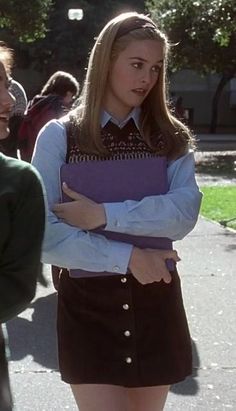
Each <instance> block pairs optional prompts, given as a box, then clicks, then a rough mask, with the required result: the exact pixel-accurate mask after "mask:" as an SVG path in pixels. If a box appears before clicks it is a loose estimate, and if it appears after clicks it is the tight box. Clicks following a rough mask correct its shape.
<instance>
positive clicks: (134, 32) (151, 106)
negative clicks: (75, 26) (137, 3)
mask: <svg viewBox="0 0 236 411" xmlns="http://www.w3.org/2000/svg"><path fill="white" fill-rule="evenodd" d="M147 39H148V40H150V39H151V40H155V41H159V42H161V43H162V45H163V51H164V61H163V65H162V67H161V70H160V72H159V77H158V81H157V83H156V84H155V86H154V87H153V89H152V90H151V91H150V93H149V95H148V96H147V98H146V99H145V100H144V102H143V103H142V114H141V119H140V120H141V122H140V127H141V133H142V135H143V138H144V140H145V141H146V143H147V144H148V145H149V147H151V148H152V149H153V151H154V152H159V153H160V154H163V155H167V156H168V157H170V158H171V157H173V158H174V157H177V156H179V155H181V154H182V153H184V152H185V151H186V150H187V148H188V146H189V145H190V144H191V143H192V141H193V138H192V135H191V133H190V131H189V130H188V128H187V127H186V126H185V125H184V124H182V123H181V122H180V121H179V120H178V119H176V118H175V117H174V116H173V115H172V114H171V111H170V110H169V108H168V104H167V99H166V64H167V57H168V50H169V44H168V40H167V37H166V36H165V34H164V33H162V32H161V31H160V30H158V28H157V27H156V25H155V24H154V22H153V21H152V20H151V19H150V18H149V17H147V16H145V15H142V14H138V13H136V12H129V13H123V14H121V15H119V16H117V17H116V18H114V19H113V20H111V21H109V23H108V24H107V25H106V26H105V27H104V28H103V30H102V31H101V32H100V34H99V36H98V37H97V40H96V42H95V44H94V47H93V49H92V51H91V54H90V58H89V64H88V69H87V75H86V79H85V82H84V87H83V90H82V93H81V96H80V105H79V106H78V107H77V108H76V109H75V110H74V112H73V113H72V118H73V119H74V121H75V123H76V125H77V127H78V145H79V147H80V150H81V151H83V152H86V153H91V154H92V153H93V154H105V153H106V149H105V147H104V146H103V143H102V138H101V125H100V117H101V111H102V109H103V98H104V95H105V91H106V87H107V84H108V75H109V69H110V67H111V64H112V63H113V62H114V61H115V59H116V58H117V56H118V55H119V53H120V52H121V51H123V50H124V49H125V48H126V47H127V45H128V44H129V43H130V42H131V41H134V40H139V41H142V40H147ZM155 136H156V138H155ZM160 136H161V140H162V145H161V146H160ZM157 137H158V138H157Z"/></svg>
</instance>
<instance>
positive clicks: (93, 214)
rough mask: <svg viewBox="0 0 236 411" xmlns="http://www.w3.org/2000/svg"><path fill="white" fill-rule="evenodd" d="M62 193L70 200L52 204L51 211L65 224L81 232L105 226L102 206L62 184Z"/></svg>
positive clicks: (104, 214)
mask: <svg viewBox="0 0 236 411" xmlns="http://www.w3.org/2000/svg"><path fill="white" fill-rule="evenodd" d="M62 190H63V192H64V193H65V194H66V195H67V196H68V197H70V198H71V199H72V200H74V201H71V202H68V203H60V204H54V206H53V207H52V211H53V212H54V213H55V214H56V216H57V217H58V218H60V219H62V220H64V221H65V222H66V223H67V224H70V225H72V226H75V227H79V228H81V229H82V230H93V229H95V228H98V227H101V226H104V225H106V213H105V209H104V207H103V204H98V203H96V202H95V201H93V200H90V199H89V198H88V197H85V196H83V195H82V194H79V193H76V192H75V191H73V190H71V189H70V188H69V187H68V186H67V184H66V183H63V184H62Z"/></svg>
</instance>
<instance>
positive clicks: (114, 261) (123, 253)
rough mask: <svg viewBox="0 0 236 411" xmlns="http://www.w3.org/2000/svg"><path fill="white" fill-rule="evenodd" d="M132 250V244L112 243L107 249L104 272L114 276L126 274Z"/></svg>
mask: <svg viewBox="0 0 236 411" xmlns="http://www.w3.org/2000/svg"><path fill="white" fill-rule="evenodd" d="M132 250H133V245H132V244H126V243H118V242H116V241H113V242H112V243H111V245H110V249H109V257H108V262H107V269H106V271H108V272H109V273H114V274H126V273H127V271H128V266H129V260H130V257H131V253H132Z"/></svg>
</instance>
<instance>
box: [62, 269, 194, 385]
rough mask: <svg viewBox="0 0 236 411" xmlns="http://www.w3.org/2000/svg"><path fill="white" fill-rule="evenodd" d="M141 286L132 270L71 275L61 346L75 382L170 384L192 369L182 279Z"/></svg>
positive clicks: (65, 368) (65, 374) (65, 372)
mask: <svg viewBox="0 0 236 411" xmlns="http://www.w3.org/2000/svg"><path fill="white" fill-rule="evenodd" d="M171 274H172V281H171V283H170V284H165V283H164V282H160V283H152V284H148V285H141V284H140V283H139V282H138V281H137V280H136V279H135V278H134V277H133V276H132V275H131V274H128V275H126V276H122V275H114V276H108V277H102V276H101V277H93V278H80V279H76V278H71V277H69V275H68V274H67V273H63V274H62V276H61V278H60V283H59V292H58V351H59V366H60V372H61V376H62V379H63V380H64V381H65V382H67V383H70V384H113V385H121V386H125V387H145V386H155V385H167V384H168V385H169V384H173V383H177V382H179V381H181V380H183V379H184V378H185V377H186V376H188V375H190V374H191V372H192V352H191V339H190V335H189V329H188V325H187V321H186V315H185V310H184V307H183V301H182V294H181V286H180V279H179V276H178V273H177V272H172V273H171Z"/></svg>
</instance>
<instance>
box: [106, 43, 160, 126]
mask: <svg viewBox="0 0 236 411" xmlns="http://www.w3.org/2000/svg"><path fill="white" fill-rule="evenodd" d="M162 64H163V45H162V44H161V42H159V41H156V40H141V41H140V40H134V41H132V42H130V43H129V45H128V46H127V47H126V49H125V50H123V51H122V52H121V53H120V54H119V55H118V57H117V58H116V60H115V61H114V63H113V64H112V65H111V69H110V73H109V78H108V86H107V89H106V92H105V98H104V108H105V110H107V111H108V112H109V113H110V114H112V115H114V117H116V118H117V119H119V120H123V119H124V118H125V117H126V116H127V115H128V114H129V112H130V111H131V110H132V109H133V108H134V107H138V106H140V105H141V104H142V102H143V101H144V99H145V98H146V97H147V95H148V94H149V92H150V90H151V89H152V88H153V87H154V85H155V84H156V82H157V80H158V75H159V71H160V68H161V66H162Z"/></svg>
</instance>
